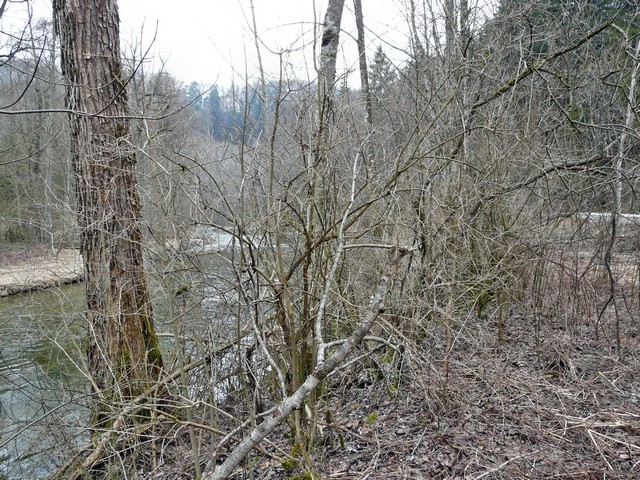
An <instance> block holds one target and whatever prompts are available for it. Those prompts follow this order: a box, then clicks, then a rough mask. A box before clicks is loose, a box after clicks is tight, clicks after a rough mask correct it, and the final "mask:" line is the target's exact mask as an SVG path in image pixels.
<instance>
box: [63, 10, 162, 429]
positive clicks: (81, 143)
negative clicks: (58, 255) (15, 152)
mask: <svg viewBox="0 0 640 480" xmlns="http://www.w3.org/2000/svg"><path fill="white" fill-rule="evenodd" d="M54 10H55V15H56V20H57V26H58V29H59V34H60V41H61V52H62V57H61V64H62V70H63V74H64V78H65V82H66V88H67V96H66V102H67V107H68V109H69V110H71V111H72V112H73V113H71V114H70V116H69V121H70V124H71V136H72V158H73V164H74V169H75V174H76V180H77V195H78V219H79V224H80V227H81V232H82V240H81V252H82V255H83V256H84V261H85V276H86V278H85V281H86V292H87V307H88V313H87V320H88V331H89V345H88V359H89V368H90V371H91V374H92V381H93V388H94V390H95V393H96V395H97V396H96V402H95V404H94V408H93V421H94V423H95V424H96V425H98V426H100V427H108V426H109V424H110V421H111V420H110V419H111V416H110V412H111V410H112V409H113V408H114V407H115V406H116V405H117V404H118V402H120V401H121V400H123V399H128V398H131V397H134V396H136V395H139V394H140V393H141V392H142V391H144V390H145V388H147V387H148V386H149V385H150V384H151V383H152V382H154V381H155V380H156V379H157V377H158V374H159V372H160V370H161V368H162V356H161V354H160V349H159V346H158V340H157V338H156V334H155V330H154V325H153V311H152V306H151V302H150V298H149V290H148V286H147V279H146V277H145V270H144V265H143V252H142V234H141V228H140V225H141V223H140V222H141V219H140V201H139V198H138V194H137V192H136V176H135V171H134V158H135V157H134V152H133V151H132V150H131V148H130V147H129V135H130V126H129V119H128V118H127V93H126V85H125V83H124V79H123V76H122V67H121V60H120V45H119V25H118V6H117V2H116V0H108V1H99V0H90V1H86V0H58V1H56V2H55V3H54Z"/></svg>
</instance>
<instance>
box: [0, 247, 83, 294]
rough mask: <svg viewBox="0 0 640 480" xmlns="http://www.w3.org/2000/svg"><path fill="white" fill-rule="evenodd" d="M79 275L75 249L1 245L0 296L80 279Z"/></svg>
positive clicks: (79, 259) (80, 275)
mask: <svg viewBox="0 0 640 480" xmlns="http://www.w3.org/2000/svg"><path fill="white" fill-rule="evenodd" d="M82 276H83V265H82V256H81V255H80V251H79V250H77V249H72V248H65V249H61V250H58V251H56V252H52V251H51V249H47V248H44V247H41V246H15V245H11V246H10V247H9V246H6V245H1V244H0V297H6V296H8V295H13V294H16V293H23V292H28V291H31V290H41V289H43V288H50V287H55V286H58V285H63V284H67V283H74V282H79V281H81V280H82Z"/></svg>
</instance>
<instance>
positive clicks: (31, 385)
mask: <svg viewBox="0 0 640 480" xmlns="http://www.w3.org/2000/svg"><path fill="white" fill-rule="evenodd" d="M83 304H84V287H83V286H82V285H79V284H76V285H67V286H63V287H60V288H54V289H49V290H43V291H38V292H33V293H25V294H20V295H13V296H10V297H5V298H0V478H3V477H4V478H7V479H14V478H15V479H19V478H38V477H41V476H44V475H46V474H47V473H49V472H50V468H51V467H54V466H55V463H56V460H61V459H59V458H58V457H59V454H60V452H63V451H65V450H68V448H69V445H70V444H73V443H74V442H77V441H78V440H79V439H81V438H82V436H79V433H80V432H79V430H78V429H79V425H82V422H81V421H79V420H80V418H86V415H87V409H86V404H87V402H86V395H87V382H86V381H85V379H84V377H83V376H82V374H81V371H82V369H83V368H84V353H83V350H84V347H83V343H84V338H85V335H84V325H83V320H82V315H81V313H80V312H81V307H82V305H83ZM45 459H46V460H45Z"/></svg>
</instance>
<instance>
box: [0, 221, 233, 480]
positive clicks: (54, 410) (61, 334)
mask: <svg viewBox="0 0 640 480" xmlns="http://www.w3.org/2000/svg"><path fill="white" fill-rule="evenodd" d="M197 233H198V235H194V238H195V240H194V241H193V242H190V244H192V245H190V251H192V252H193V251H195V252H197V253H196V254H197V255H198V258H197V263H198V268H199V270H197V273H196V274H193V275H191V276H186V277H183V278H182V280H181V281H183V282H187V283H189V282H197V285H199V287H198V288H197V290H198V291H197V292H195V291H192V293H191V294H190V295H191V296H190V297H189V298H190V303H191V305H192V306H190V307H188V310H189V311H190V312H191V320H194V319H197V320H198V322H197V324H195V326H196V329H198V330H208V331H209V332H210V333H209V335H210V336H211V337H218V338H221V337H222V335H221V333H220V332H219V330H221V329H222V330H227V331H229V328H228V327H227V326H225V321H224V319H225V318H227V315H226V314H225V313H224V311H223V310H224V308H223V306H224V304H225V303H226V302H225V301H222V297H223V294H221V293H220V292H221V291H222V290H223V289H222V288H219V287H220V285H221V283H220V281H219V280H217V279H218V278H220V273H221V269H223V268H225V267H224V266H223V265H224V264H225V262H220V258H221V257H220V256H218V255H217V253H218V252H220V251H222V250H225V249H228V248H229V247H230V245H231V237H230V236H228V235H227V234H224V233H219V232H213V233H212V232H211V231H209V230H204V233H202V232H197ZM200 233H202V234H200ZM212 252H214V253H213V255H212V254H211V253H212ZM200 255H202V256H200ZM226 268H228V267H226ZM206 272H217V273H216V275H211V274H210V273H206ZM160 277H163V278H165V279H166V275H156V276H155V278H156V280H155V281H152V297H153V303H154V308H155V314H156V315H155V316H156V329H157V331H158V332H159V333H162V332H168V333H172V332H173V331H174V328H176V324H177V322H176V318H178V320H179V321H180V322H183V323H184V321H185V320H184V318H185V317H184V315H181V316H179V317H177V313H176V311H177V309H176V304H177V303H180V301H182V300H178V301H177V302H176V299H177V298H178V297H175V296H174V295H167V294H166V292H167V291H172V292H175V291H176V286H178V287H180V285H173V286H167V285H166V284H161V283H162V282H160V281H159V280H158V278H160ZM152 280H153V275H152ZM183 298H184V297H183ZM194 304H195V305H197V308H194V307H193V305H194ZM84 305H85V292H84V285H82V284H75V285H66V286H62V287H58V288H52V289H49V290H42V291H36V292H31V293H25V294H20V295H13V296H10V297H4V298H0V480H4V479H12V480H13V479H16V480H17V479H25V478H26V479H36V478H43V477H46V476H48V475H49V474H51V473H53V472H54V471H55V469H56V467H57V466H59V465H60V464H62V463H64V461H65V460H67V458H66V454H68V452H69V451H70V447H72V446H74V445H77V444H78V443H86V442H87V441H88V440H89V438H88V435H87V433H86V430H85V429H84V426H85V425H86V423H87V419H88V407H87V405H88V403H89V381H88V379H87V376H86V365H85V339H86V337H87V332H86V323H85V319H84V316H83V314H82V312H83V309H84ZM178 307H179V306H178ZM184 307H185V306H184V305H183V308H184ZM178 309H179V308H178ZM160 341H161V347H162V349H163V352H164V353H165V357H166V358H169V357H171V354H168V355H167V352H170V351H171V350H172V345H173V343H172V342H171V341H170V340H169V339H168V338H167V337H166V336H162V337H161V339H160ZM165 361H166V359H165Z"/></svg>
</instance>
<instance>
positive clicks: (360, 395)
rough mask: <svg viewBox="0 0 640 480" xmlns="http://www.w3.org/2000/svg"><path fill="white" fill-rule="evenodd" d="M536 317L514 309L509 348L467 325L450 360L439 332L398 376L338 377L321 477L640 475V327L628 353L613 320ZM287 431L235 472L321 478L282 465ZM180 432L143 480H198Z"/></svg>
mask: <svg viewBox="0 0 640 480" xmlns="http://www.w3.org/2000/svg"><path fill="white" fill-rule="evenodd" d="M539 320H540V322H539V323H538V324H537V325H534V322H533V321H532V320H530V319H527V318H524V317H521V316H517V315H513V316H512V317H511V318H510V319H509V322H508V324H507V326H506V330H505V336H504V339H503V342H501V343H499V342H498V341H497V338H496V334H495V333H496V331H497V325H496V324H495V323H492V322H491V321H487V320H480V319H477V318H474V319H470V320H468V321H467V322H466V323H465V324H464V325H459V326H458V328H459V332H460V333H459V334H458V335H457V337H456V340H455V345H454V346H453V348H452V349H451V350H449V351H448V353H447V349H446V348H444V344H445V342H444V335H443V334H442V332H441V330H443V328H442V325H440V326H437V325H434V329H433V332H432V334H430V335H428V336H427V337H428V338H425V339H424V341H423V343H422V344H421V345H415V346H414V347H412V348H411V349H407V350H405V353H404V358H403V359H402V361H401V363H398V364H396V367H397V368H391V367H389V368H387V367H384V366H383V367H381V366H380V363H378V365H377V366H375V365H373V364H369V366H368V367H367V366H365V365H361V367H362V368H360V370H359V371H358V370H357V369H356V373H355V374H354V371H353V366H352V367H351V368H350V369H347V370H345V371H344V372H342V373H339V374H338V375H334V376H333V377H331V380H330V381H329V383H328V385H327V386H328V387H329V388H327V390H326V391H327V392H328V393H327V394H326V397H325V398H324V400H323V406H322V411H323V412H327V413H326V414H325V413H323V418H322V419H321V420H320V421H319V422H318V423H319V424H320V425H321V426H322V427H323V428H322V434H321V435H320V436H319V439H318V441H317V446H316V447H315V449H314V451H313V453H312V457H313V462H314V465H315V468H316V473H317V475H318V477H319V478H322V479H325V478H326V479H329V478H330V479H363V480H364V479H369V480H373V479H466V478H473V479H477V480H479V479H481V478H485V479H521V478H526V479H549V478H564V479H585V480H595V479H637V478H640V349H639V345H640V325H639V324H638V322H637V320H636V321H629V322H628V323H627V324H626V325H624V324H623V325H621V329H622V331H621V338H622V342H621V347H622V348H621V351H618V348H617V342H616V340H615V335H614V334H613V332H614V327H615V325H614V324H607V323H606V322H604V321H603V322H602V323H601V324H600V325H598V336H597V337H596V335H595V332H596V329H595V325H593V324H589V325H573V326H568V325H566V324H565V323H564V322H559V321H556V320H554V319H552V318H542V319H539ZM534 332H537V333H534ZM361 353H362V352H361ZM445 358H446V359H447V363H446V364H445V362H444V361H442V359H445ZM434 359H441V360H440V361H434ZM231 408H232V407H231ZM230 411H232V412H233V410H230ZM328 412H330V415H329V413H328ZM234 413H236V414H237V416H238V418H245V417H244V415H246V412H245V413H244V414H243V413H242V412H239V411H237V412H234ZM226 427H227V428H228V429H231V428H233V427H234V425H231V424H230V425H227V426H226ZM290 432H291V431H290V430H289V428H288V427H282V428H281V429H280V430H278V431H277V432H274V434H273V435H271V436H269V440H270V444H265V445H263V448H264V450H263V451H262V452H263V453H262V454H260V453H256V456H254V457H253V458H252V459H251V461H250V462H249V463H248V464H247V465H245V467H243V468H242V469H241V470H238V473H237V474H236V475H235V476H233V477H232V478H236V479H240V478H243V479H244V478H253V479H293V478H296V479H306V478H311V477H310V476H304V469H302V468H300V466H295V462H294V463H293V464H291V463H290V462H289V464H287V463H283V462H282V461H281V460H278V459H277V457H278V456H280V457H282V455H283V452H291V434H290ZM245 433H246V432H245ZM179 438H181V440H180V441H179V442H178V443H177V445H175V447H173V448H175V450H173V451H172V449H169V450H166V451H165V453H166V454H167V456H166V457H165V459H164V461H165V463H164V465H161V466H160V467H159V468H157V469H155V470H154V471H152V472H150V473H149V475H148V476H145V478H147V479H152V478H153V479H169V478H171V479H178V478H193V474H194V471H193V467H192V466H191V465H192V463H191V460H190V457H191V455H190V446H189V437H188V435H187V432H186V431H184V432H183V433H182V436H181V437H179ZM230 443H234V441H232V442H230ZM204 451H207V449H206V448H204V449H203V452H204ZM209 451H210V450H209ZM270 455H271V456H270ZM285 455H286V454H285ZM203 456H204V455H203ZM224 457H225V451H224V449H223V451H222V452H221V454H220V457H219V458H220V459H224ZM204 460H205V461H206V460H207V459H206V458H205V459H204ZM248 465H251V468H249V467H248ZM285 466H286V467H289V468H285ZM209 467H210V466H209ZM318 477H316V478H318Z"/></svg>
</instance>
